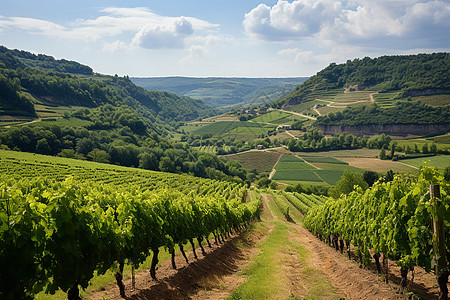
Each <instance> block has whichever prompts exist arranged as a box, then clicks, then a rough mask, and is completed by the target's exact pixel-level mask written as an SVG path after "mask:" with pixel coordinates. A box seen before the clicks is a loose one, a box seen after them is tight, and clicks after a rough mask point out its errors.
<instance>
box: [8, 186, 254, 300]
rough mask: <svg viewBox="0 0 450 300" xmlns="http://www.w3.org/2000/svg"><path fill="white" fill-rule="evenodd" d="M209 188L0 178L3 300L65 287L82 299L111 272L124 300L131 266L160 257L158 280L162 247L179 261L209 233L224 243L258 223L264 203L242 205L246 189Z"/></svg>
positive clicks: (72, 294) (154, 274) (66, 290)
mask: <svg viewBox="0 0 450 300" xmlns="http://www.w3.org/2000/svg"><path fill="white" fill-rule="evenodd" d="M195 180H196V179H195ZM195 180H194V181H195ZM208 182H210V184H209V185H207V186H206V189H205V193H203V192H202V191H203V189H202V188H201V186H200V185H198V186H196V187H195V189H186V190H185V191H181V190H179V189H174V190H172V189H170V191H169V189H166V188H158V189H154V190H144V189H142V188H140V187H139V186H126V187H125V186H115V185H108V184H101V183H98V182H94V181H87V182H81V181H77V180H74V179H73V178H68V179H66V180H65V181H55V180H53V179H45V178H37V179H32V180H30V179H27V180H20V181H18V180H16V179H10V178H0V199H1V201H0V266H1V272H0V298H1V299H25V298H30V299H31V298H32V297H33V295H35V294H36V293H38V292H40V291H42V290H45V291H46V292H47V293H54V292H55V291H56V290H57V289H62V290H63V291H65V292H67V293H68V298H69V299H78V292H79V290H78V288H79V286H80V285H81V287H82V288H86V287H87V285H88V283H89V280H90V279H91V278H92V277H93V274H94V271H96V272H97V273H98V274H103V273H105V272H106V271H107V270H108V269H111V268H113V269H115V270H118V271H117V273H116V279H117V282H118V285H119V288H120V289H121V294H122V295H123V296H124V293H125V291H124V287H123V283H122V270H123V266H124V263H125V262H130V263H132V264H134V266H136V267H138V266H139V265H140V264H141V263H142V262H143V261H144V260H145V259H146V258H147V257H148V256H149V255H150V253H153V258H152V266H151V270H150V272H151V276H152V277H153V278H156V264H157V263H158V252H159V248H160V247H163V246H165V247H167V248H168V249H169V252H170V253H171V254H172V255H174V253H175V245H178V246H179V248H180V251H182V253H183V255H184V250H183V245H185V244H186V243H187V242H189V243H191V244H192V245H193V240H194V239H197V240H198V241H199V243H200V245H201V241H202V240H203V239H204V238H206V239H208V236H209V235H210V234H212V235H214V237H215V238H216V240H217V239H219V240H220V239H221V238H222V239H223V236H224V235H227V234H228V233H229V232H231V231H232V230H238V231H239V230H241V229H242V226H244V225H245V224H246V223H247V222H249V221H251V220H253V219H254V218H257V217H259V212H260V211H259V209H260V201H259V200H258V199H255V200H254V201H249V202H246V203H244V202H242V199H243V198H244V193H245V187H243V186H239V185H234V184H224V183H221V182H213V181H208ZM174 185H176V183H174ZM163 186H165V185H164V184H163ZM206 190H207V191H206ZM208 243H209V241H208ZM194 251H195V250H194ZM172 261H173V263H174V260H172ZM173 266H174V267H176V266H175V265H173Z"/></svg>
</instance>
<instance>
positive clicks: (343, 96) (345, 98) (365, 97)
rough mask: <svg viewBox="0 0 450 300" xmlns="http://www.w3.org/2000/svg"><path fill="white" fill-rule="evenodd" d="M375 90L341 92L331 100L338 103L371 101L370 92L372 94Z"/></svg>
mask: <svg viewBox="0 0 450 300" xmlns="http://www.w3.org/2000/svg"><path fill="white" fill-rule="evenodd" d="M372 93H373V91H356V92H349V93H339V94H336V96H334V97H333V98H331V99H330V100H331V101H333V102H337V103H352V102H359V101H370V96H369V95H370V94H372Z"/></svg>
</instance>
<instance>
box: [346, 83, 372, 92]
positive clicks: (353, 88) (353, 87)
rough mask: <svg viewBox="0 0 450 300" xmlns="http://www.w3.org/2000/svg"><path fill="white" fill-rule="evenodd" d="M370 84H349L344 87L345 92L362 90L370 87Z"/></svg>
mask: <svg viewBox="0 0 450 300" xmlns="http://www.w3.org/2000/svg"><path fill="white" fill-rule="evenodd" d="M370 87H371V86H370V85H368V84H356V85H351V86H349V87H348V88H346V89H345V92H346V93H348V92H356V91H364V90H365V89H367V88H370Z"/></svg>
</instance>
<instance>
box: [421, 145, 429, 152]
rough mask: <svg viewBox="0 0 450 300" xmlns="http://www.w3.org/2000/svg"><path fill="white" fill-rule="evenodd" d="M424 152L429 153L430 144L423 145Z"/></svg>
mask: <svg viewBox="0 0 450 300" xmlns="http://www.w3.org/2000/svg"><path fill="white" fill-rule="evenodd" d="M422 153H423V154H428V144H423V145H422Z"/></svg>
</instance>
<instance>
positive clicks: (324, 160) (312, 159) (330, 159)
mask: <svg viewBox="0 0 450 300" xmlns="http://www.w3.org/2000/svg"><path fill="white" fill-rule="evenodd" d="M302 158H303V159H304V160H305V161H307V162H309V163H313V164H314V163H324V164H343V165H348V163H346V162H344V161H341V160H338V159H336V158H334V157H302Z"/></svg>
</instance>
